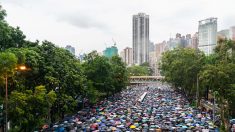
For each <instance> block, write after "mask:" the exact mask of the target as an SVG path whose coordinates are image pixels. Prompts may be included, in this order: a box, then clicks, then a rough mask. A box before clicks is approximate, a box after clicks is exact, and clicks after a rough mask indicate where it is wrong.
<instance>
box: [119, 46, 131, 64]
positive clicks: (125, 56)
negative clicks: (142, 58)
mask: <svg viewBox="0 0 235 132" xmlns="http://www.w3.org/2000/svg"><path fill="white" fill-rule="evenodd" d="M120 56H121V58H122V61H123V62H125V63H126V64H127V66H131V65H132V64H133V50H132V48H130V47H126V48H125V49H123V51H122V52H121V53H120Z"/></svg>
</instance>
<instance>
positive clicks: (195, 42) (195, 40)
mask: <svg viewBox="0 0 235 132" xmlns="http://www.w3.org/2000/svg"><path fill="white" fill-rule="evenodd" d="M191 48H194V49H197V48H198V32H196V33H195V34H194V35H193V37H192V44H191Z"/></svg>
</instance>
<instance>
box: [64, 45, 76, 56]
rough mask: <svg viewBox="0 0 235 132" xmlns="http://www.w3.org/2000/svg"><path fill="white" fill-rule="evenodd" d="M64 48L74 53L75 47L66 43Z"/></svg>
mask: <svg viewBox="0 0 235 132" xmlns="http://www.w3.org/2000/svg"><path fill="white" fill-rule="evenodd" d="M65 49H66V50H68V51H69V52H70V53H72V54H73V55H75V48H74V47H72V46H71V45H67V46H66V47H65Z"/></svg>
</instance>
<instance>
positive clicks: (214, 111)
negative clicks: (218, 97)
mask: <svg viewBox="0 0 235 132" xmlns="http://www.w3.org/2000/svg"><path fill="white" fill-rule="evenodd" d="M213 93H214V101H213V123H215V92H213Z"/></svg>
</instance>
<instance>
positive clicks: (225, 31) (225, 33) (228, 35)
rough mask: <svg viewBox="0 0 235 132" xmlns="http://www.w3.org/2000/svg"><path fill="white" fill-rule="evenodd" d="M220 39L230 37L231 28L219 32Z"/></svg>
mask: <svg viewBox="0 0 235 132" xmlns="http://www.w3.org/2000/svg"><path fill="white" fill-rule="evenodd" d="M217 38H218V39H230V34H229V29H224V30H221V31H219V32H217Z"/></svg>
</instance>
